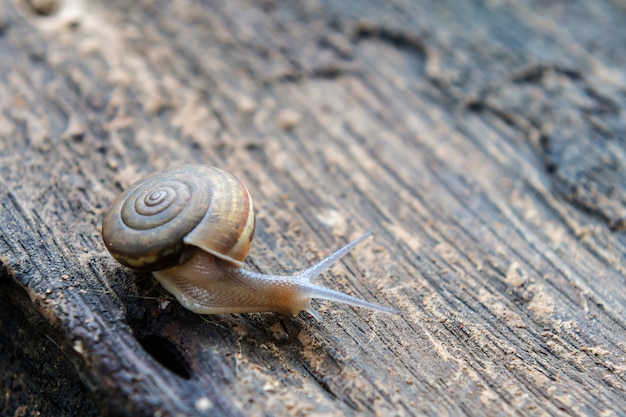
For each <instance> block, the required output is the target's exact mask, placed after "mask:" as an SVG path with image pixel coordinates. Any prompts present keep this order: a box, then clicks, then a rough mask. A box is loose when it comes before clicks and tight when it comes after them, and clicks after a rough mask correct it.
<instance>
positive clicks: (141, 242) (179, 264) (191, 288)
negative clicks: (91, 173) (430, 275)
mask: <svg viewBox="0 0 626 417" xmlns="http://www.w3.org/2000/svg"><path fill="white" fill-rule="evenodd" d="M254 226H255V218H254V207H253V204H252V198H251V197H250V194H249V193H248V190H247V189H246V187H245V186H244V185H243V184H242V183H241V182H240V181H239V180H238V179H237V178H236V177H235V176H233V175H231V174H229V173H227V172H225V171H222V170H221V169H219V168H213V167H207V166H202V165H197V166H196V165H194V166H187V167H183V168H180V169H172V170H166V171H162V172H158V173H156V174H153V175H151V176H149V177H147V178H144V179H142V180H140V181H138V182H137V183H135V184H133V186H131V188H130V189H128V190H127V191H125V192H124V193H122V194H121V195H120V196H119V197H118V198H117V199H116V200H115V201H114V202H113V204H112V206H111V208H110V209H109V210H108V212H107V213H106V215H105V217H104V221H103V224H102V238H103V240H104V243H105V245H106V248H107V249H108V251H109V252H110V253H111V255H113V257H114V258H115V259H117V260H118V261H119V262H120V263H122V264H124V265H126V266H128V267H130V268H133V269H137V270H140V271H150V272H152V274H153V275H154V277H155V278H156V279H157V280H158V281H159V282H160V283H161V285H162V286H163V287H165V289H166V290H168V291H169V292H170V293H172V294H173V295H174V296H175V297H176V298H177V299H178V301H179V302H180V303H181V304H182V305H183V306H184V307H186V308H187V309H189V310H191V311H193V312H195V313H199V314H219V313H252V312H277V313H288V314H294V315H295V314H297V313H298V312H300V311H302V310H306V311H307V312H309V313H310V314H311V315H312V316H313V317H315V318H316V319H318V320H319V319H321V316H320V315H319V313H317V312H316V311H315V310H314V309H313V308H312V307H311V299H312V298H319V299H325V300H331V301H337V302H341V303H346V304H351V305H354V306H359V307H365V308H369V309H372V310H376V311H381V312H385V313H391V314H395V313H396V311H395V310H392V309H389V308H386V307H383V306H380V305H377V304H372V303H369V302H367V301H364V300H361V299H359V298H355V297H352V296H349V295H347V294H344V293H341V292H338V291H334V290H331V289H328V288H325V287H321V286H319V285H316V284H313V282H312V281H313V279H315V278H316V277H317V276H318V275H320V274H321V273H322V272H323V271H324V270H326V269H328V268H329V267H330V266H331V265H332V264H333V263H335V262H336V261H337V260H338V259H339V258H341V257H342V256H343V255H345V254H346V253H348V252H349V251H350V250H351V249H352V248H353V247H354V246H356V245H357V244H358V243H359V242H361V241H362V240H363V239H365V238H366V237H367V236H369V234H370V233H369V232H368V233H365V234H364V235H362V236H361V237H359V238H357V239H356V240H354V241H352V242H350V243H348V244H347V245H346V246H344V247H343V248H341V249H339V250H337V251H336V252H334V253H333V254H331V255H330V256H328V257H327V258H325V259H323V260H322V261H320V262H319V263H317V264H315V265H313V266H311V267H309V268H307V269H306V270H304V271H302V272H300V273H298V274H296V275H294V276H278V275H265V274H260V273H257V272H253V271H248V270H246V269H244V268H243V261H244V259H245V258H246V255H247V254H248V249H249V248H250V244H251V242H252V237H253V235H254Z"/></svg>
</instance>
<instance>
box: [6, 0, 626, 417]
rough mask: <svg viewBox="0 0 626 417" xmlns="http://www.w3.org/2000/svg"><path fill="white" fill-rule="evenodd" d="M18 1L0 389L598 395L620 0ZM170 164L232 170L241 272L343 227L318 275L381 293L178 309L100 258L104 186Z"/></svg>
mask: <svg viewBox="0 0 626 417" xmlns="http://www.w3.org/2000/svg"><path fill="white" fill-rule="evenodd" d="M29 4H32V2H31V3H28V2H22V1H19V2H17V1H16V2H12V1H9V0H1V1H0V114H1V116H0V137H1V138H2V140H1V141H0V171H1V174H2V176H1V177H0V207H1V212H0V261H1V263H2V272H1V273H0V279H1V286H0V288H1V289H2V295H1V297H0V298H1V299H2V303H3V304H2V308H1V309H0V315H1V316H2V323H3V325H2V328H1V331H0V338H1V339H0V343H1V344H0V352H2V355H1V356H2V359H1V360H0V364H2V365H6V367H7V368H6V369H8V370H9V372H10V373H12V375H13V376H12V377H11V376H3V379H1V381H2V395H0V398H1V399H0V410H1V411H2V414H7V415H14V414H20V413H21V414H22V415H24V414H36V413H37V412H41V413H43V414H55V413H58V412H61V411H62V412H65V413H66V414H75V415H85V414H86V413H93V414H97V413H102V414H108V415H111V414H127V415H192V414H211V415H229V416H231V415H240V414H247V415H248V414H249V415H277V416H283V415H304V414H306V415H315V414H320V415H321V414H323V415H340V414H346V415H356V414H363V415H385V416H387V415H422V414H444V415H445V414H450V415H459V414H467V415H528V414H534V415H559V414H569V415H589V414H592V415H600V414H603V415H624V411H623V410H625V409H626V395H625V392H626V385H625V381H624V379H625V376H624V369H626V368H625V366H626V322H625V319H624V308H625V306H626V291H624V285H625V280H624V276H625V272H626V257H625V255H624V254H625V253H626V250H625V244H626V238H625V235H624V231H625V228H624V219H625V218H626V216H625V215H626V211H625V205H626V200H625V199H624V195H626V175H625V169H626V163H625V161H626V152H625V149H626V145H625V141H624V138H625V137H626V135H624V132H625V129H624V127H625V126H626V123H625V120H626V119H625V118H624V108H625V104H626V103H625V100H626V94H624V92H625V91H626V88H625V86H626V78H625V75H626V74H625V72H624V68H626V62H624V61H625V60H626V46H624V45H626V39H624V37H626V34H625V33H624V32H623V31H622V30H619V29H618V28H621V27H623V25H624V23H626V7H625V6H624V5H623V4H621V3H615V2H602V1H598V2H582V1H581V2H568V4H567V5H561V4H556V3H534V2H519V1H517V2H506V1H505V2H499V3H487V4H482V3H458V2H447V3H446V2H441V1H436V2H432V4H431V3H423V2H419V3H418V2H414V3H413V2H408V3H406V2H374V1H342V2H333V1H326V2H316V1H311V2H293V4H291V3H283V2H271V1H267V2H261V3H259V2H246V1H243V0H242V1H231V2H223V3H221V2H216V3H213V2H202V3H197V2H191V1H185V0H177V1H174V2H155V1H142V2H123V1H113V2H100V1H96V0H91V1H84V2H81V1H77V0H65V1H64V2H60V3H58V4H57V7H54V8H52V9H49V10H48V9H45V8H43V9H42V8H41V7H44V6H39V7H40V9H39V11H36V10H33V8H32V6H29ZM46 10H48V11H46ZM184 163H206V164H209V165H216V166H219V167H221V168H224V169H226V170H229V171H231V172H233V173H235V174H236V175H238V176H239V177H240V178H241V179H242V180H243V182H244V183H246V184H247V185H248V187H249V189H250V191H251V193H252V195H253V197H254V198H255V202H256V206H257V209H258V222H257V237H256V240H255V243H254V246H253V249H252V252H251V254H250V258H249V260H248V266H249V267H250V268H252V269H258V270H261V271H267V272H275V273H287V272H293V271H296V270H299V269H301V268H303V267H306V266H308V265H309V264H310V263H311V262H314V261H315V260H317V259H319V258H320V257H322V256H323V255H325V254H327V253H328V252H329V251H330V250H332V249H334V248H336V247H338V246H339V245H341V244H343V243H345V242H346V241H347V240H349V239H350V238H354V237H356V236H357V235H358V234H359V233H360V232H362V231H365V230H373V231H374V234H375V238H374V239H373V240H371V241H369V242H367V243H365V244H363V245H362V246H360V247H359V248H357V249H356V250H355V251H354V253H353V254H351V255H350V256H348V257H347V258H346V259H345V261H343V262H342V265H338V266H336V267H334V268H333V269H332V272H331V273H330V274H325V275H324V276H323V277H321V278H320V281H322V282H324V283H325V284H326V285H328V286H330V287H333V288H336V289H339V290H342V291H346V292H348V293H353V294H355V295H358V296H359V297H362V298H365V299H367V300H371V301H376V302H379V303H382V304H385V305H390V306H395V307H397V308H399V309H400V310H401V311H402V314H401V318H400V319H396V320H394V319H390V318H389V317H386V316H382V315H378V314H374V313H370V312H368V311H363V310H361V309H357V308H352V307H346V306H340V305H330V304H327V303H320V304H319V310H320V312H321V314H322V316H323V317H324V321H323V322H320V323H316V322H315V321H314V320H313V319H312V318H311V317H310V316H307V315H306V314H304V313H303V314H301V315H299V316H297V317H295V318H291V317H284V316H280V315H275V314H244V315H232V316H230V315H219V316H207V317H201V316H197V315H194V314H192V313H190V312H188V311H185V310H184V309H183V308H182V307H181V306H180V305H178V304H177V303H176V302H175V301H174V300H173V299H172V297H170V296H169V295H168V294H167V293H166V292H165V291H164V290H163V289H162V288H160V287H159V286H158V284H157V283H156V282H155V281H154V280H153V279H152V278H151V277H150V276H149V275H147V274H141V273H136V272H132V271H129V270H128V269H126V268H124V267H122V266H120V265H118V264H117V263H116V262H115V261H114V260H113V259H112V258H111V257H110V256H109V255H108V253H107V252H106V250H105V248H104V246H103V244H102V242H101V236H100V223H101V220H102V216H103V214H104V211H105V210H106V208H107V206H108V204H109V203H110V202H111V201H112V199H113V198H114V197H115V195H116V194H117V193H118V192H119V191H120V190H122V189H124V188H126V187H127V186H128V185H129V184H130V183H132V182H133V181H134V180H135V179H137V178H139V177H140V176H142V175H144V174H147V173H149V172H152V171H154V170H157V169H161V168H165V167H170V166H174V165H179V164H184ZM15 310H17V311H18V314H17V316H16V317H13V314H12V312H13V311H15ZM25 332H28V333H30V335H26V334H25ZM38 349H45V350H46V351H45V352H41V354H39V353H37V352H36V351H37V350H38ZM13 358H15V359H13ZM38 361H39V362H38ZM35 367H37V368H35ZM57 367H58V368H57ZM39 369H41V372H39ZM56 369H58V377H57V378H59V379H61V381H62V382H56V383H54V384H53V383H41V382H36V380H37V378H38V377H37V375H39V374H40V375H41V378H43V379H45V380H47V381H54V378H55V374H54V371H55V370H56ZM73 369H75V371H73ZM24 386H28V387H32V388H33V390H34V391H33V393H26V392H25V390H23V387H24ZM61 390H67V391H68V392H69V393H71V395H72V397H74V398H75V401H70V400H68V401H67V403H66V402H63V401H61V402H55V401H53V400H50V401H46V400H45V399H46V398H48V399H50V398H57V397H58V392H59V391H61ZM36 394H39V396H37V395H36ZM38 398H39V399H38ZM92 404H94V405H92ZM92 407H97V410H95V409H93V408H92Z"/></svg>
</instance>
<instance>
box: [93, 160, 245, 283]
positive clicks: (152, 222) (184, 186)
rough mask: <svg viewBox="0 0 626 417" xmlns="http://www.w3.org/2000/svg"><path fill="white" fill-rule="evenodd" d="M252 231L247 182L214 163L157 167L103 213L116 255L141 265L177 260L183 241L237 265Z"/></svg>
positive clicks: (168, 263) (137, 266)
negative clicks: (156, 169) (212, 164)
mask: <svg viewBox="0 0 626 417" xmlns="http://www.w3.org/2000/svg"><path fill="white" fill-rule="evenodd" d="M253 236H254V208H253V204H252V198H251V197H250V194H249V193H248V190H247V189H246V187H245V186H244V185H243V184H242V183H241V182H240V181H239V180H238V179H237V178H236V177H234V176H233V175H231V174H229V173H227V172H225V171H222V170H221V169H219V168H213V167H207V166H202V165H193V166H186V167H183V168H180V169H172V170H166V171H161V172H158V173H156V174H153V175H151V176H149V177H147V178H144V179H142V180H140V181H138V182H137V183H135V184H133V185H132V186H131V188H130V189H128V190H127V191H125V192H124V193H123V194H122V195H120V196H119V197H118V198H117V199H116V200H115V201H114V202H113V204H112V206H111V208H110V209H109V211H108V212H107V213H106V215H105V217H104V222H103V224H102V238H103V240H104V243H105V245H106V247H107V249H108V250H109V252H110V253H111V255H113V257H114V258H115V259H117V260H118V261H119V262H120V263H122V264H124V265H126V266H129V267H131V268H134V269H138V270H142V271H159V270H162V269H166V268H170V267H173V266H176V265H178V264H179V263H180V261H181V259H180V258H181V256H182V254H183V252H184V251H185V247H186V246H187V245H189V246H194V247H197V248H200V249H202V250H204V251H206V252H209V253H211V254H213V255H215V256H217V257H219V258H222V259H224V260H226V261H229V262H231V263H232V264H234V265H235V266H239V267H240V266H242V264H243V261H244V259H245V258H246V256H247V254H248V250H249V248H250V243H251V242H252V237H253Z"/></svg>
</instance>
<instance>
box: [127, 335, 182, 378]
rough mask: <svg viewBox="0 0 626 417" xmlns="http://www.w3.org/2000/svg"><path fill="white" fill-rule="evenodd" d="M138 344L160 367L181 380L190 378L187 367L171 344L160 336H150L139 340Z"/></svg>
mask: <svg viewBox="0 0 626 417" xmlns="http://www.w3.org/2000/svg"><path fill="white" fill-rule="evenodd" d="M139 343H140V344H141V347H143V348H144V350H145V351H146V352H148V353H149V354H150V356H152V357H153V358H154V359H156V360H157V361H158V362H159V363H160V364H161V365H163V366H164V367H166V368H167V369H169V370H170V371H172V372H174V373H175V374H176V375H178V376H180V377H182V378H185V379H189V378H191V372H190V371H189V365H187V362H185V360H184V359H183V356H182V355H181V354H180V353H179V352H178V349H176V346H174V344H173V343H172V342H170V341H169V340H167V339H166V338H164V337H162V336H158V335H150V336H147V337H144V338H142V339H139Z"/></svg>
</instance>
